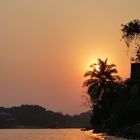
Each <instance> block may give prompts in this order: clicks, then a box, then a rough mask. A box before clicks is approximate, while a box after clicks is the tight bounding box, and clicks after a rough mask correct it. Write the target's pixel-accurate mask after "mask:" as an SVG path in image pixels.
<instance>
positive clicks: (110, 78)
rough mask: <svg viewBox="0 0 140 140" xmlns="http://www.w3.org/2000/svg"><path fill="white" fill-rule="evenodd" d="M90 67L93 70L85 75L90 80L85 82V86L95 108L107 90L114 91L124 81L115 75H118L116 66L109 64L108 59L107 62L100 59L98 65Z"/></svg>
mask: <svg viewBox="0 0 140 140" xmlns="http://www.w3.org/2000/svg"><path fill="white" fill-rule="evenodd" d="M90 67H91V68H92V70H90V71H87V72H86V73H85V74H84V76H85V77H89V78H88V79H87V80H85V81H84V83H83V86H84V87H87V93H88V95H89V96H90V99H91V102H92V104H93V106H94V105H96V104H97V103H98V101H99V100H101V98H102V96H103V94H104V93H105V92H106V91H107V90H110V89H112V88H113V86H114V85H116V84H117V83H119V82H121V81H122V79H121V77H120V76H118V75H114V74H115V73H117V69H116V68H115V67H116V65H115V64H110V65H109V64H107V59H106V60H105V61H103V60H101V59H98V63H94V64H92V65H91V66H90Z"/></svg>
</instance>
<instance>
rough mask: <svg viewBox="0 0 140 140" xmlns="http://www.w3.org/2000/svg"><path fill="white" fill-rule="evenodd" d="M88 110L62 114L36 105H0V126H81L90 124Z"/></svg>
mask: <svg viewBox="0 0 140 140" xmlns="http://www.w3.org/2000/svg"><path fill="white" fill-rule="evenodd" d="M90 115H91V113H90V112H85V113H81V114H79V115H74V116H70V115H63V114H62V113H59V112H53V111H50V110H46V109H45V108H43V107H41V106H38V105H21V106H18V107H11V108H5V107H0V128H81V127H88V126H90V124H89V120H90Z"/></svg>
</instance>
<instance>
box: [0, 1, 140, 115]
mask: <svg viewBox="0 0 140 140" xmlns="http://www.w3.org/2000/svg"><path fill="white" fill-rule="evenodd" d="M139 6H140V1H139V0H127V1H126V0H106V1H105V0H0V65H1V68H0V106H14V105H20V104H38V105H41V106H43V107H46V108H48V109H51V110H54V111H59V112H63V113H69V114H75V113H80V112H83V111H86V110H88V108H87V107H85V106H83V104H84V101H83V99H82V97H81V96H82V91H83V89H82V82H83V80H84V78H83V74H84V72H85V71H86V70H88V66H89V65H90V64H91V63H92V62H95V61H96V59H97V58H99V57H100V58H102V59H105V58H108V59H109V63H115V64H116V65H117V69H118V71H119V74H120V75H121V76H122V77H123V78H126V77H129V67H130V64H129V57H128V56H127V55H126V52H125V44H124V42H123V41H120V39H121V31H120V28H121V26H120V25H121V24H125V23H127V22H128V21H130V20H133V19H140V8H139Z"/></svg>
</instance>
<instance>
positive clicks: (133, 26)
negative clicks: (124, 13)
mask: <svg viewBox="0 0 140 140" xmlns="http://www.w3.org/2000/svg"><path fill="white" fill-rule="evenodd" d="M121 26H122V29H121V30H122V33H123V35H122V38H123V39H124V41H125V43H126V45H127V47H128V48H130V47H131V48H133V50H135V53H134V54H131V61H132V62H136V63H140V21H139V20H133V21H130V22H128V23H127V24H124V25H123V24H122V25H121ZM133 50H132V52H133Z"/></svg>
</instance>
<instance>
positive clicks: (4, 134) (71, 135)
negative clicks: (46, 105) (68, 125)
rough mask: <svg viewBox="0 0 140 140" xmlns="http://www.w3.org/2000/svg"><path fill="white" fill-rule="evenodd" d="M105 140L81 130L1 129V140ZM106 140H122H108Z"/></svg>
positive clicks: (110, 139) (108, 139)
mask: <svg viewBox="0 0 140 140" xmlns="http://www.w3.org/2000/svg"><path fill="white" fill-rule="evenodd" d="M99 139H100V140H104V139H105V138H104V137H102V135H99V136H96V135H95V137H93V136H92V135H91V134H90V133H89V132H83V131H80V129H0V140H99ZM106 140H122V139H118V138H106Z"/></svg>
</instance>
